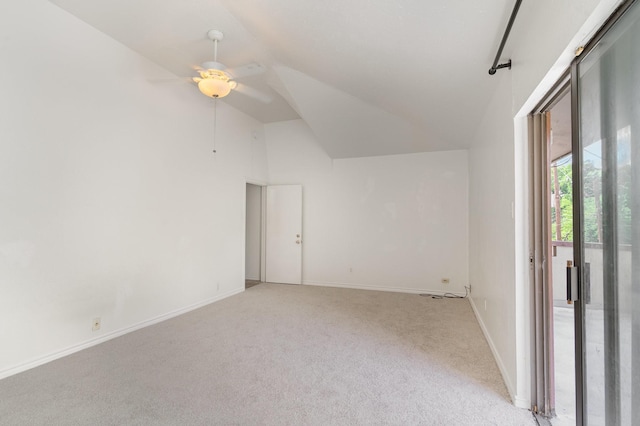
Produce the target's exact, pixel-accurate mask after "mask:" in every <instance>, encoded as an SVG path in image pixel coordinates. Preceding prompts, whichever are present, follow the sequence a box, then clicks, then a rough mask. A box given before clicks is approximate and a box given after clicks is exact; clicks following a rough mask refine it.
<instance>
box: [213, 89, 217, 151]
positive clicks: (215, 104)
mask: <svg viewBox="0 0 640 426" xmlns="http://www.w3.org/2000/svg"><path fill="white" fill-rule="evenodd" d="M217 123H218V98H213V153H214V154H216V153H217V151H216V130H217V127H218V126H217Z"/></svg>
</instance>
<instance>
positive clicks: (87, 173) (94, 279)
mask: <svg viewBox="0 0 640 426" xmlns="http://www.w3.org/2000/svg"><path fill="white" fill-rule="evenodd" d="M0 57H2V66H1V67H0V93H2V96H1V97H0V148H1V152H2V155H1V156H0V206H1V207H0V223H1V224H2V227H0V294H1V295H2V297H0V342H2V344H0V377H3V376H6V375H10V374H13V373H16V372H18V371H21V370H23V369H25V368H28V367H30V366H34V365H37V364H38V363H40V362H43V361H46V360H48V359H52V358H55V357H56V356H59V355H62V354H65V353H68V352H70V351H74V350H77V349H79V348H81V347H84V345H88V344H91V343H95V342H96V341H100V339H101V338H106V337H110V336H114V335H116V334H117V333H120V332H123V331H125V330H128V329H131V328H135V327H138V326H140V325H142V324H145V322H148V321H154V320H156V319H158V318H162V317H163V316H167V315H171V314H172V313H176V312H179V311H180V310H183V309H187V308H189V307H193V306H197V305H199V304H203V303H207V302H209V301H212V300H216V299H217V298H220V297H223V296H225V295H229V294H233V293H234V292H237V291H241V290H242V289H243V288H244V281H243V277H244V270H243V264H244V238H243V235H244V227H245V220H244V215H245V212H244V204H245V182H246V180H247V179H254V180H266V173H267V167H266V153H265V152H266V151H265V147H264V133H263V128H262V125H261V124H259V123H258V122H256V121H254V120H253V119H251V118H248V117H247V116H245V115H243V114H241V113H239V112H237V111H236V110H233V109H231V108H229V107H227V106H226V105H225V104H224V103H221V104H220V105H219V110H218V119H219V125H218V142H217V149H218V154H217V157H215V158H214V157H213V156H212V154H211V148H212V134H213V126H212V123H211V117H212V115H213V114H212V105H211V103H210V101H208V100H207V99H206V98H204V97H203V96H202V95H200V94H199V93H198V92H197V91H196V90H193V87H190V86H180V85H153V84H150V83H149V82H148V81H147V80H146V78H147V77H148V76H149V75H150V74H153V76H154V77H158V76H165V77H166V75H164V72H163V71H162V70H161V69H159V68H158V67H156V66H155V65H154V64H152V63H150V62H148V61H146V60H145V59H143V58H141V57H140V56H138V55H137V54H136V53H134V52H132V51H130V50H129V49H127V48H125V47H124V46H122V45H121V44H120V43H117V42H115V41H114V40H112V39H110V38H108V37H107V36H105V35H104V34H102V33H100V32H98V31H97V30H95V29H93V28H91V27H89V26H87V25H86V24H84V23H83V22H81V21H79V20H77V19H76V18H75V17H73V16H71V15H69V14H68V13H66V12H64V11H62V10H61V9H58V8H57V7H56V6H54V5H52V4H51V3H49V2H47V1H44V0H25V1H21V2H3V3H2V5H1V6H0ZM254 134H255V136H254ZM94 317H101V318H102V329H101V330H100V331H97V332H92V331H91V324H92V319H93V318H94Z"/></svg>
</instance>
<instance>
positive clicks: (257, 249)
mask: <svg viewBox="0 0 640 426" xmlns="http://www.w3.org/2000/svg"><path fill="white" fill-rule="evenodd" d="M262 204H263V203H262V187H261V186H259V185H254V184H251V183H247V184H246V216H245V221H246V222H245V264H244V269H245V290H246V289H249V288H251V287H254V286H256V285H258V284H260V282H261V277H262V253H263V249H262V245H263V244H262V241H263V238H262V235H263V223H262V222H263V221H262V211H263V208H262Z"/></svg>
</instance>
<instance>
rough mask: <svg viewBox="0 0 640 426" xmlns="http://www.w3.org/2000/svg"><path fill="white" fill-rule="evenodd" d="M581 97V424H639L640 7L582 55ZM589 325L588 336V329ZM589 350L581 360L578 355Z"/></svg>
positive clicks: (579, 68)
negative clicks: (582, 422)
mask: <svg viewBox="0 0 640 426" xmlns="http://www.w3.org/2000/svg"><path fill="white" fill-rule="evenodd" d="M576 73H577V77H578V84H577V94H578V99H579V107H578V113H579V130H580V132H579V146H578V147H577V148H576V149H577V150H578V152H575V151H574V152H575V154H576V155H574V157H575V158H576V159H577V160H578V161H579V165H580V167H579V168H578V170H579V173H578V174H579V182H580V189H581V191H580V197H579V198H580V199H579V206H578V207H579V211H580V212H581V214H580V226H579V228H577V229H580V237H581V240H582V241H581V243H580V244H577V245H576V247H575V250H576V252H575V254H574V257H575V259H576V261H578V266H579V269H580V274H581V286H580V290H581V291H580V301H579V302H580V310H581V311H582V315H581V316H582V318H581V324H579V327H578V331H579V332H580V334H581V335H582V339H581V343H580V346H579V351H577V355H578V356H579V357H580V356H581V357H582V360H581V363H582V366H581V371H579V372H578V376H581V382H582V383H579V386H578V391H579V394H581V397H582V398H581V403H579V406H580V405H581V406H582V412H581V413H579V416H578V417H579V418H582V420H583V421H584V424H588V425H634V424H635V425H637V424H639V423H638V422H640V8H639V7H638V6H637V5H636V6H634V7H632V8H630V9H629V10H628V11H627V12H626V13H625V15H623V16H622V17H621V18H620V20H619V21H618V22H617V23H616V24H615V25H614V26H613V27H612V28H611V29H610V30H609V31H608V32H607V33H606V34H605V35H604V36H603V37H602V38H601V39H600V40H599V42H598V43H597V45H595V47H594V48H593V49H591V50H590V51H589V52H588V54H587V55H586V56H585V57H584V58H581V60H580V61H579V63H578V64H577V69H576ZM580 328H582V330H580ZM580 352H581V353H580Z"/></svg>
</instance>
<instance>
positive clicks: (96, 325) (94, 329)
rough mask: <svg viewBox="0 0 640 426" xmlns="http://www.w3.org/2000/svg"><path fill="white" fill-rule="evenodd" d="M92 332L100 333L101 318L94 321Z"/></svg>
mask: <svg viewBox="0 0 640 426" xmlns="http://www.w3.org/2000/svg"><path fill="white" fill-rule="evenodd" d="M91 330H93V331H98V330H100V318H94V319H93V325H92V326H91Z"/></svg>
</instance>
